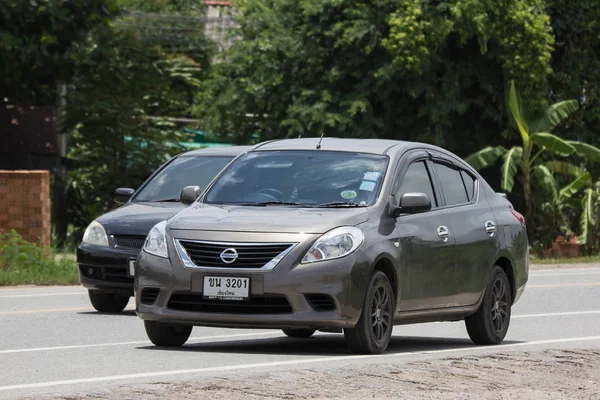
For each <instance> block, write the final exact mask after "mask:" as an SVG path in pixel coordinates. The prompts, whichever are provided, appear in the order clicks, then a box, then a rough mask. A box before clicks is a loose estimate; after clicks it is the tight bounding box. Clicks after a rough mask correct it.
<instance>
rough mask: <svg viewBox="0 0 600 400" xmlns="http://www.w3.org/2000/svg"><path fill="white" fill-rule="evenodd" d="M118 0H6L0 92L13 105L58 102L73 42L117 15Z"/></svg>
mask: <svg viewBox="0 0 600 400" xmlns="http://www.w3.org/2000/svg"><path fill="white" fill-rule="evenodd" d="M117 11H118V10H117V8H116V2H115V0H90V1H85V2H83V1H65V0H27V1H24V0H4V1H3V2H2V6H1V7H0V54H1V56H0V93H2V95H3V96H5V97H7V98H9V100H10V102H11V103H13V104H23V103H31V104H35V105H55V104H56V95H55V93H56V84H57V82H64V81H66V80H68V79H69V77H70V75H71V73H72V70H73V68H74V66H75V63H76V60H75V59H74V58H73V54H72V52H73V47H74V43H76V42H77V41H79V40H81V39H82V38H84V37H85V36H86V35H87V33H88V32H89V31H90V30H91V29H93V28H94V27H96V26H105V25H107V23H108V18H110V17H111V16H113V15H114V14H115V13H116V12H117Z"/></svg>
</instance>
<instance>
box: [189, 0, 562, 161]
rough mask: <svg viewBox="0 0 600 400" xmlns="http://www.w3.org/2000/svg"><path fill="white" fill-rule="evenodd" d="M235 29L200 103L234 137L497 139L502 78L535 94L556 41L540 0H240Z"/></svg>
mask: <svg viewBox="0 0 600 400" xmlns="http://www.w3.org/2000/svg"><path fill="white" fill-rule="evenodd" d="M236 7H237V9H238V17H237V21H238V23H239V26H240V28H239V30H238V31H236V32H235V34H236V35H237V37H239V40H238V41H237V42H236V43H235V44H234V45H233V47H232V48H231V50H230V52H229V53H227V55H226V56H227V58H226V59H227V60H228V62H226V63H222V64H220V65H218V66H217V67H216V68H215V69H214V72H213V74H212V75H211V79H210V80H208V81H207V82H206V83H205V85H203V90H202V91H201V92H200V94H199V96H198V105H197V108H196V113H197V115H198V116H199V117H200V118H201V119H203V120H204V121H205V122H206V124H207V126H208V128H209V129H210V130H211V131H213V132H221V133H223V134H225V133H233V134H234V135H236V136H237V140H238V141H239V142H245V140H246V139H247V136H248V135H250V134H252V133H254V132H257V131H258V132H260V134H261V138H262V139H272V138H283V137H297V136H298V135H303V136H319V135H320V134H321V133H324V134H325V135H333V136H346V137H379V138H395V139H410V140H422V141H427V142H433V143H435V144H439V145H443V146H445V147H447V148H448V149H450V150H453V151H456V152H457V153H459V154H468V153H469V152H471V151H475V150H477V149H479V148H481V147H483V146H484V145H486V144H489V143H492V144H499V143H501V141H502V138H500V137H498V135H497V132H499V131H501V130H502V127H503V126H505V125H506V117H505V113H504V104H503V101H502V98H501V96H498V93H501V92H502V89H503V87H504V82H505V79H506V78H514V79H516V80H517V81H518V82H523V85H524V86H526V87H527V91H528V93H530V94H531V96H529V97H528V98H529V99H531V103H532V104H533V105H537V106H539V105H540V104H541V103H542V102H543V93H544V89H545V83H546V78H547V75H548V73H549V72H550V69H549V68H548V61H549V59H550V55H551V49H552V35H551V34H550V27H549V20H548V18H547V16H546V15H545V14H544V9H543V7H542V3H541V2H540V1H539V0H509V1H503V2H497V1H492V0H486V1H480V0H453V1H441V2H424V1H413V0H382V1H378V2H372V1H364V0H363V1H355V0H352V1H350V0H323V1H319V2H315V1H310V0H242V1H240V2H237V3H236Z"/></svg>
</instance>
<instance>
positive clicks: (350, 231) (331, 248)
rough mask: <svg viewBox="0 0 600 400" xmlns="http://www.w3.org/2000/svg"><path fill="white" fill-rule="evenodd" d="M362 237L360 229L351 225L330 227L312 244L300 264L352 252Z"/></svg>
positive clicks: (329, 258) (362, 239) (361, 240)
mask: <svg viewBox="0 0 600 400" xmlns="http://www.w3.org/2000/svg"><path fill="white" fill-rule="evenodd" d="M364 239H365V236H364V234H363V233H362V231H361V230H360V229H358V228H355V227H352V226H342V227H340V228H335V229H332V230H330V231H329V232H327V233H326V234H324V235H323V236H321V237H320V238H319V239H318V240H317V241H316V242H315V244H313V245H312V247H311V248H310V250H308V252H307V253H306V255H305V256H304V258H303V259H302V264H307V263H311V262H317V261H324V260H331V259H334V258H340V257H344V256H347V255H348V254H351V253H352V252H354V250H356V249H357V248H358V246H360V245H361V244H362V242H363V241H364Z"/></svg>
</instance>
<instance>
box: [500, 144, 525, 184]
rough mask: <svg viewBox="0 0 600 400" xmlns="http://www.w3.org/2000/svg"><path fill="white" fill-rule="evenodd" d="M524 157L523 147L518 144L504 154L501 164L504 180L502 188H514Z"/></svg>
mask: <svg viewBox="0 0 600 400" xmlns="http://www.w3.org/2000/svg"><path fill="white" fill-rule="evenodd" d="M522 158H523V148H522V147H518V146H515V147H513V148H512V149H510V150H508V151H507V152H506V153H505V154H504V156H503V162H502V166H501V171H502V181H501V184H500V186H501V187H502V190H506V191H507V192H510V191H511V190H512V188H513V185H514V184H515V176H516V175H517V172H518V171H519V164H520V163H521V159H522Z"/></svg>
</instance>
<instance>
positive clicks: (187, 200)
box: [179, 186, 200, 205]
mask: <svg viewBox="0 0 600 400" xmlns="http://www.w3.org/2000/svg"><path fill="white" fill-rule="evenodd" d="M198 196H200V186H186V187H184V188H183V190H182V191H181V195H180V196H179V201H181V202H182V203H183V204H185V205H189V204H192V203H193V202H195V201H196V199H197V198H198Z"/></svg>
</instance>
